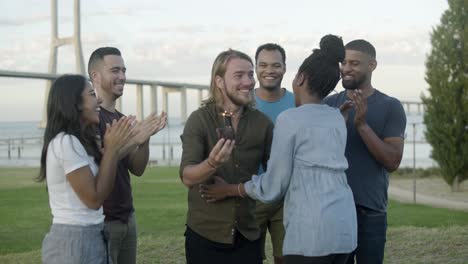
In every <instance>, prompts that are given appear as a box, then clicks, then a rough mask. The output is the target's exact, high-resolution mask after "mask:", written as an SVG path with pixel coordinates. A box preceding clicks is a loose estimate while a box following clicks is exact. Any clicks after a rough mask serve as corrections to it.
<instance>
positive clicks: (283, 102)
mask: <svg viewBox="0 0 468 264" xmlns="http://www.w3.org/2000/svg"><path fill="white" fill-rule="evenodd" d="M257 89H258V88H257ZM282 89H284V88H282ZM254 94H255V107H256V108H257V109H258V110H260V111H262V113H264V114H266V115H267V116H268V117H269V118H270V119H271V121H272V122H273V124H274V123H275V122H276V118H277V117H278V115H279V114H280V113H281V112H283V111H284V110H286V109H289V108H293V107H295V106H296V104H295V102H294V94H293V93H291V92H290V91H288V90H286V89H284V95H283V96H282V97H281V98H280V99H279V100H277V101H274V102H270V101H265V100H263V99H261V98H260V97H258V96H257V93H254Z"/></svg>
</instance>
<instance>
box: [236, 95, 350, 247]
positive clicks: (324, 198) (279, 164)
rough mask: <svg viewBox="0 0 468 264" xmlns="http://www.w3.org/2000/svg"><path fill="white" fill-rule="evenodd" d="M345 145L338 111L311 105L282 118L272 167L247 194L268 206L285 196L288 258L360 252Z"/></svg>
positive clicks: (255, 180) (251, 183) (250, 185)
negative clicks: (291, 256)
mask: <svg viewBox="0 0 468 264" xmlns="http://www.w3.org/2000/svg"><path fill="white" fill-rule="evenodd" d="M345 146H346V126H345V123H344V120H343V117H342V115H341V114H340V112H339V110H337V109H336V108H332V107H329V106H327V105H320V104H306V105H302V106H300V107H297V108H291V109H288V110H286V111H284V112H283V113H281V114H280V115H279V116H278V118H277V120H276V125H275V130H274V133H273V143H272V149H271V154H270V160H269V161H268V169H267V171H266V172H265V173H263V174H261V175H258V176H257V175H254V176H253V178H252V180H251V181H248V182H246V183H245V190H246V192H247V194H248V195H249V196H250V197H252V198H253V199H256V200H259V201H262V202H264V203H265V202H272V201H276V200H279V199H281V198H283V197H284V227H285V230H286V235H285V238H284V243H283V254H284V255H302V256H326V255H329V254H339V253H350V252H352V251H353V250H354V249H355V248H356V246H357V224H356V208H355V205H354V200H353V194H352V192H351V189H350V187H349V186H348V183H347V180H346V175H345V172H344V171H345V170H346V168H347V167H348V163H347V161H346V158H345V155H344V153H345Z"/></svg>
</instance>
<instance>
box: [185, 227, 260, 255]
mask: <svg viewBox="0 0 468 264" xmlns="http://www.w3.org/2000/svg"><path fill="white" fill-rule="evenodd" d="M261 252H262V251H261V246H260V239H257V240H255V241H250V240H248V239H247V238H245V237H244V236H242V235H241V234H240V233H239V232H237V233H236V236H235V241H234V244H232V245H231V244H222V243H217V242H213V241H210V240H208V239H206V238H204V237H202V236H200V235H199V234H197V233H195V232H194V231H193V230H191V229H190V228H188V227H187V230H186V231H185V257H186V260H187V264H262V253H261Z"/></svg>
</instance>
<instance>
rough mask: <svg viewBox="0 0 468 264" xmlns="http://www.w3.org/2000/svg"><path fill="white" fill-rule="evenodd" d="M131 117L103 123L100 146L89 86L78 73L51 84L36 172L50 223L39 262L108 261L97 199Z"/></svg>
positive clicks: (105, 189)
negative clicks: (44, 184) (44, 186)
mask: <svg viewBox="0 0 468 264" xmlns="http://www.w3.org/2000/svg"><path fill="white" fill-rule="evenodd" d="M134 120H135V118H134V117H133V116H129V117H125V118H122V119H120V120H118V121H115V122H113V123H112V124H108V125H107V126H108V127H107V132H106V134H105V135H104V138H103V140H104V142H105V146H106V148H105V149H104V150H102V151H101V149H100V148H99V146H98V142H97V141H98V139H97V137H96V127H97V125H98V124H99V99H98V98H97V97H96V93H95V91H94V89H93V88H92V87H91V85H90V84H89V82H88V81H87V80H86V79H85V78H84V77H83V76H81V75H64V76H61V77H59V78H58V79H57V80H56V81H55V82H54V83H53V85H52V87H51V88H50V93H49V97H48V102H47V126H46V129H45V133H44V146H43V148H42V156H41V168H40V174H39V177H38V180H40V181H42V180H44V179H45V180H46V182H47V190H48V193H49V204H50V208H51V211H52V226H51V228H50V231H49V233H48V234H47V235H46V236H45V238H44V240H43V243H42V261H43V263H102V264H104V263H109V261H108V259H109V258H108V256H107V248H106V244H105V239H104V236H103V232H102V230H103V223H104V215H103V212H102V203H103V201H104V199H105V198H106V197H107V195H108V194H109V193H110V191H111V190H112V188H113V185H114V178H115V171H116V164H117V161H118V160H119V159H120V157H121V155H123V154H124V153H123V152H124V151H125V148H124V147H125V144H126V142H128V141H129V139H130V137H131V136H132V135H133V133H134V132H133V130H132V122H133V121H134ZM98 164H99V166H98Z"/></svg>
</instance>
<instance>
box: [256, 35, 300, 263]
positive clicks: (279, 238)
mask: <svg viewBox="0 0 468 264" xmlns="http://www.w3.org/2000/svg"><path fill="white" fill-rule="evenodd" d="M255 62H256V63H255V71H256V74H257V79H258V82H259V83H260V87H259V88H256V89H255V103H256V107H257V109H258V110H260V111H262V112H263V113H264V114H266V115H267V116H268V117H270V119H271V120H272V121H273V123H274V122H275V121H276V117H277V116H278V115H279V114H280V113H281V112H283V111H284V110H286V109H288V108H292V107H295V103H294V95H293V93H291V92H289V91H288V90H286V89H285V88H282V87H281V82H282V80H283V76H284V73H285V72H286V53H285V51H284V49H283V48H282V47H281V46H279V45H277V44H272V43H267V44H264V45H261V46H260V47H258V48H257V52H256V53H255ZM262 172H263V168H262V167H261V168H260V171H259V173H262ZM256 217H257V223H258V224H259V227H260V230H261V239H262V250H263V252H262V254H263V258H264V259H265V238H266V232H267V230H268V231H269V232H270V236H271V242H272V245H273V257H274V262H275V264H280V263H283V261H282V255H283V253H282V247H283V239H284V233H285V232H284V226H283V202H282V201H281V202H278V203H273V204H263V203H260V202H257V211H256Z"/></svg>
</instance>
